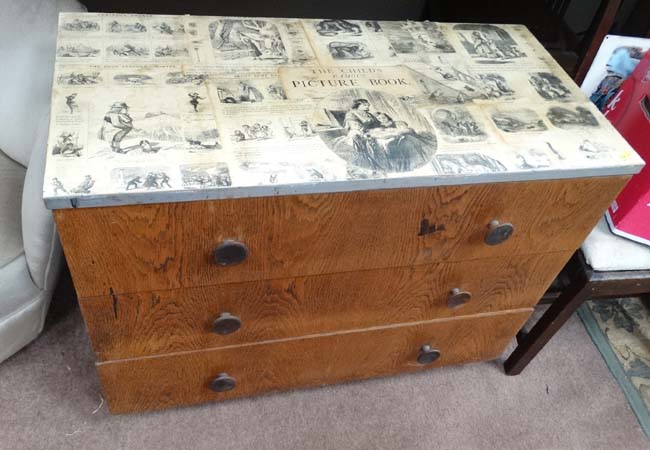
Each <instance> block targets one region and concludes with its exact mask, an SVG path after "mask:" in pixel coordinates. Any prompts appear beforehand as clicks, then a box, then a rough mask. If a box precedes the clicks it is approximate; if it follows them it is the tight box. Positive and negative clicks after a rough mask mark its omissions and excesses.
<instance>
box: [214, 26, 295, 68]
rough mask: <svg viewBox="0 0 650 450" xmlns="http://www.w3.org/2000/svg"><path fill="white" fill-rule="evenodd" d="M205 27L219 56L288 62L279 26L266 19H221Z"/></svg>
mask: <svg viewBox="0 0 650 450" xmlns="http://www.w3.org/2000/svg"><path fill="white" fill-rule="evenodd" d="M208 30H209V33H210V42H211V43H212V48H213V49H214V52H215V54H216V55H217V57H218V58H219V59H226V60H242V59H251V60H260V61H261V60H269V61H273V62H277V63H282V62H287V61H288V56H287V50H286V48H285V46H284V43H283V42H282V37H281V36H280V32H279V30H278V27H277V26H276V25H275V24H273V23H272V22H270V21H268V20H258V19H224V20H219V21H215V22H211V23H210V24H209V26H208Z"/></svg>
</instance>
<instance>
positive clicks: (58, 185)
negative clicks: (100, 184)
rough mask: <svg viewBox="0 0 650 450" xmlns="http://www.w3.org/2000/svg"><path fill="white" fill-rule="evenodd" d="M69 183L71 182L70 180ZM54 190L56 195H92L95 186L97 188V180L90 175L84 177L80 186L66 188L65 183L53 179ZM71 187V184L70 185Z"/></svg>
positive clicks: (55, 178) (56, 178)
mask: <svg viewBox="0 0 650 450" xmlns="http://www.w3.org/2000/svg"><path fill="white" fill-rule="evenodd" d="M68 181H70V180H69V179H68ZM51 183H52V188H53V190H54V195H59V194H60V193H63V194H67V195H69V194H90V193H91V192H92V189H93V186H95V180H94V179H93V177H92V176H90V175H84V177H83V179H82V180H81V182H80V183H79V184H77V185H76V186H75V187H73V188H69V187H68V188H66V187H65V185H64V184H63V182H62V181H61V180H60V179H59V178H58V177H53V178H52V180H51ZM68 186H69V184H68Z"/></svg>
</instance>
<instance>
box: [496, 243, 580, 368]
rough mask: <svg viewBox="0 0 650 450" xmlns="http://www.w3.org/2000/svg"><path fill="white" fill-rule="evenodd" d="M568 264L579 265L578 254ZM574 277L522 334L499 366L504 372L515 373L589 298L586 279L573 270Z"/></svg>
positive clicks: (524, 365)
mask: <svg viewBox="0 0 650 450" xmlns="http://www.w3.org/2000/svg"><path fill="white" fill-rule="evenodd" d="M569 264H573V265H574V267H575V265H577V264H579V263H578V255H574V257H573V258H572V260H571V262H570V263H569ZM575 276H576V278H577V279H575V280H573V283H572V284H571V285H570V286H569V287H568V288H567V289H566V290H564V292H562V294H561V295H560V296H559V297H558V298H557V299H556V300H555V301H554V302H553V303H552V304H551V306H550V307H549V309H548V310H547V311H546V312H545V313H544V315H543V316H542V317H541V318H540V319H539V321H538V322H537V323H536V324H535V326H534V327H533V329H532V330H530V333H528V334H526V335H523V336H522V338H521V341H520V342H519V345H517V348H516V349H515V351H514V352H512V354H511V355H510V357H509V358H508V359H507V360H506V362H505V363H504V365H503V367H504V370H505V373H506V374H507V375H519V374H520V373H521V372H522V371H523V370H524V369H525V368H526V366H527V365H528V363H529V362H530V361H531V360H532V359H533V358H534V357H535V356H536V355H537V353H539V351H540V350H541V349H542V348H544V346H545V345H546V344H547V343H548V341H549V340H551V338H552V337H553V336H554V335H555V333H557V331H558V330H559V329H560V328H561V327H562V325H564V323H565V322H566V321H567V320H568V319H569V317H571V315H572V314H573V313H574V312H575V311H576V310H577V309H578V308H579V307H580V305H582V303H583V302H584V301H586V300H588V299H589V297H590V295H591V293H592V292H591V291H592V288H591V283H590V280H589V278H588V277H587V276H586V274H585V273H584V272H580V271H576V272H575Z"/></svg>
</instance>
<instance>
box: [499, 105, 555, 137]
mask: <svg viewBox="0 0 650 450" xmlns="http://www.w3.org/2000/svg"><path fill="white" fill-rule="evenodd" d="M490 118H491V119H492V122H494V124H495V125H496V126H497V128H498V129H500V130H501V131H504V132H506V133H521V132H526V131H545V130H547V129H548V128H547V127H546V125H545V124H544V121H543V120H542V119H541V117H539V115H538V114H537V113H536V112H535V111H534V110H532V109H530V108H516V109H495V110H492V111H491V113H490Z"/></svg>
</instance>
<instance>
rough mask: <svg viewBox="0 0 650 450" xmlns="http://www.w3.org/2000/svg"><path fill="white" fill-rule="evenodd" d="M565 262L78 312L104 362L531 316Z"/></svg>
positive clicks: (99, 304) (342, 277) (517, 263)
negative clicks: (503, 314) (490, 316)
mask: <svg viewBox="0 0 650 450" xmlns="http://www.w3.org/2000/svg"><path fill="white" fill-rule="evenodd" d="M569 257H570V253H568V252H560V253H549V254H541V255H525V256H514V257H512V258H499V259H486V260H476V261H468V262H462V263H439V264H434V265H423V266H414V267H410V268H409V267H406V268H403V267H402V268H391V269H378V270H369V271H363V272H346V273H338V274H327V275H319V276H312V277H297V278H286V279H278V280H270V281H256V282H249V283H234V284H227V285H219V286H212V287H203V288H188V289H178V290H170V291H154V292H148V293H136V294H115V295H114V296H103V297H93V298H86V299H81V301H80V305H81V309H82V312H83V315H84V318H85V320H86V324H87V328H88V331H89V333H90V337H91V339H92V343H93V348H94V349H95V352H96V354H97V359H98V360H100V361H106V360H113V359H124V358H132V357H138V356H148V355H157V354H165V353H171V352H178V351H185V350H202V349H206V348H217V347H224V346H232V345H238V344H243V343H253V342H259V341H268V340H274V339H283V338H291V337H298V336H305V335H313V334H319V333H327V332H335V331H344V330H351V329H363V328H368V327H375V326H383V325H390V324H399V323H408V322H418V321H423V320H430V319H437V318H446V317H454V316H459V315H469V314H477V313H484V312H493V311H505V310H509V309H517V308H525V307H530V306H533V305H535V304H536V303H537V302H538V301H539V299H540V298H541V296H542V295H543V293H544V292H545V290H546V288H547V287H548V286H549V285H550V284H551V282H552V281H553V278H554V277H555V275H556V274H557V273H558V272H559V271H560V270H561V269H562V267H563V266H564V263H565V262H566V260H567V259H568V258H569ZM454 289H457V291H454V292H452V291H453V290H454Z"/></svg>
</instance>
